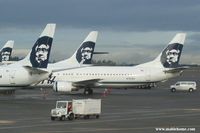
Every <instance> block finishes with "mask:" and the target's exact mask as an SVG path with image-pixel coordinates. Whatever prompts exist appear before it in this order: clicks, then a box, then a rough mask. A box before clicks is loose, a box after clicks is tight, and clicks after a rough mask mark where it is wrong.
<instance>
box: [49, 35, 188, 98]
mask: <svg viewBox="0 0 200 133" xmlns="http://www.w3.org/2000/svg"><path fill="white" fill-rule="evenodd" d="M185 36H186V34H185V33H178V34H176V36H175V37H174V38H173V39H172V41H170V42H169V44H168V45H167V47H166V48H165V49H164V50H163V51H162V52H161V53H160V54H159V55H158V57H157V58H155V59H154V60H153V61H150V62H147V63H144V64H140V65H137V66H132V67H128V66H127V67H125V66H123V67H120V66H89V67H81V68H76V69H71V70H64V71H60V72H55V73H53V74H52V76H54V77H55V79H54V80H55V81H56V82H54V85H53V89H54V90H55V91H56V92H71V91H74V90H78V89H81V88H83V89H84V93H85V94H92V93H93V90H92V89H91V88H99V87H109V88H121V87H123V88H126V87H135V86H151V85H153V84H155V83H157V82H161V81H165V80H167V79H169V78H173V77H176V76H178V75H180V74H181V72H182V71H183V69H186V68H184V67H180V65H179V60H180V56H181V52H182V48H183V44H184V41H185Z"/></svg>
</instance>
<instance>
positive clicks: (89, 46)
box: [76, 41, 95, 64]
mask: <svg viewBox="0 0 200 133" xmlns="http://www.w3.org/2000/svg"><path fill="white" fill-rule="evenodd" d="M94 47H95V43H94V42H90V41H88V42H84V43H83V44H82V45H81V47H80V48H79V49H78V51H77V53H76V59H77V61H78V62H79V63H80V64H91V60H92V55H93V52H94Z"/></svg>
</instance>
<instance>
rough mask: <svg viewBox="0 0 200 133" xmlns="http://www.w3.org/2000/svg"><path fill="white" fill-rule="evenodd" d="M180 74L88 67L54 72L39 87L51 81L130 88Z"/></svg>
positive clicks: (147, 69)
mask: <svg viewBox="0 0 200 133" xmlns="http://www.w3.org/2000/svg"><path fill="white" fill-rule="evenodd" d="M179 74H180V73H166V72H164V68H163V69H162V68H159V69H156V68H155V67H149V66H148V67H145V66H144V67H143V65H138V66H133V67H124V66H123V67H118V66H114V67H113V66H89V67H80V68H75V69H69V70H65V71H60V72H54V73H53V74H52V76H51V78H50V79H49V80H48V81H47V80H45V81H43V82H41V83H40V84H39V86H46V87H47V86H51V84H52V83H53V81H67V82H72V83H76V82H81V81H89V80H97V82H96V83H95V84H94V86H93V87H116V88H117V87H132V86H140V85H146V84H150V83H155V82H160V81H163V80H167V79H169V78H172V77H175V76H178V75H179Z"/></svg>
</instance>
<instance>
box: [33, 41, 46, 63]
mask: <svg viewBox="0 0 200 133" xmlns="http://www.w3.org/2000/svg"><path fill="white" fill-rule="evenodd" d="M35 51H36V52H35V55H36V56H35V60H36V61H37V62H38V63H41V62H43V61H45V60H47V57H48V51H49V45H46V44H41V45H39V46H38V45H37V46H36V47H35Z"/></svg>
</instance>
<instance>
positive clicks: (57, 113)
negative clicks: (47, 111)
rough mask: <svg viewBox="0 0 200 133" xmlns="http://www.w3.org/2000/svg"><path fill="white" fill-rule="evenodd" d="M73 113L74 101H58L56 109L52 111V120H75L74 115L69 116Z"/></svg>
mask: <svg viewBox="0 0 200 133" xmlns="http://www.w3.org/2000/svg"><path fill="white" fill-rule="evenodd" d="M71 113H72V101H57V102H56V108H55V109H52V110H51V120H55V118H59V119H60V120H65V118H68V119H69V120H71V119H73V115H71V116H69V115H70V114H71Z"/></svg>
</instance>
